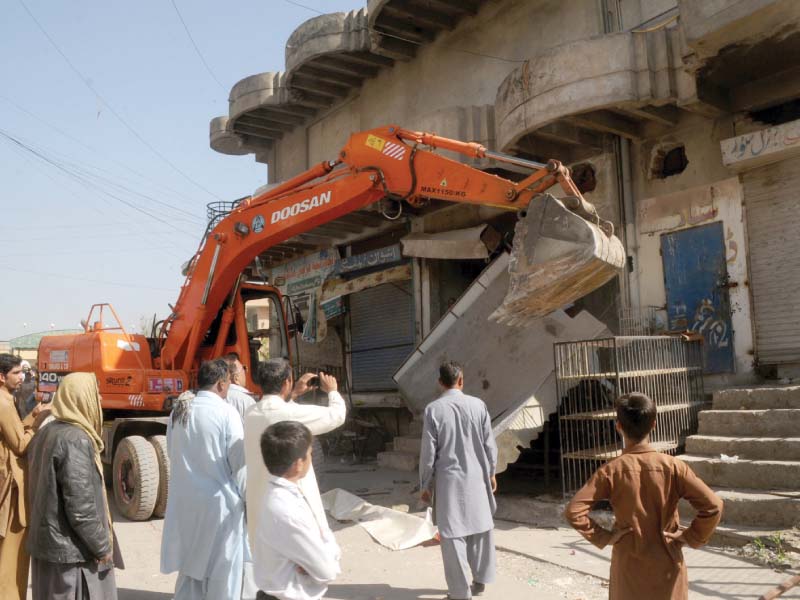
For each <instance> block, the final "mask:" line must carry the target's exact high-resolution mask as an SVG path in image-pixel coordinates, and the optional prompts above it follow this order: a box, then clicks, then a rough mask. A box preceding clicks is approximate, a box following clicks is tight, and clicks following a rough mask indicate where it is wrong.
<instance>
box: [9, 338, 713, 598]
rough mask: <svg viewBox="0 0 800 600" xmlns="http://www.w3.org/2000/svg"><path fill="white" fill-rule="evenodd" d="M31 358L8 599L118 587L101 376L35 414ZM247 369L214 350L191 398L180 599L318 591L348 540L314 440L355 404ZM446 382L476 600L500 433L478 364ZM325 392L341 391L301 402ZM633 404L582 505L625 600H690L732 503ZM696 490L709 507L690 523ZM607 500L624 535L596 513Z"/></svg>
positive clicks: (448, 517)
mask: <svg viewBox="0 0 800 600" xmlns="http://www.w3.org/2000/svg"><path fill="white" fill-rule="evenodd" d="M24 371H25V370H24V368H23V365H22V361H21V360H20V359H19V358H18V357H15V356H12V355H9V354H0V436H1V437H2V439H0V600H6V599H12V600H17V599H19V600H24V599H25V595H26V590H27V584H28V580H29V576H30V581H31V585H32V590H33V598H34V600H45V599H47V600H98V599H102V600H106V599H116V597H117V591H116V583H115V576H114V570H115V568H122V567H123V561H122V553H121V552H120V549H119V547H118V544H117V540H116V538H115V535H114V529H113V526H112V519H111V514H110V506H109V503H108V498H107V496H106V486H105V482H104V480H103V465H102V463H101V455H102V452H103V449H104V445H103V437H102V428H103V412H102V405H101V397H100V393H99V389H98V385H97V380H96V378H95V376H94V375H93V374H91V373H71V374H69V375H66V376H65V377H64V378H63V380H62V381H61V382H60V383H59V386H58V389H57V391H56V393H55V395H54V397H53V400H52V403H49V404H48V405H46V408H44V406H45V405H42V404H36V405H35V406H34V407H33V408H32V410H31V411H30V412H29V414H27V415H25V414H24V413H23V415H24V416H22V417H21V416H20V413H19V412H18V411H17V403H16V402H15V393H18V390H19V388H20V386H21V385H22V384H23V383H24V381H25V378H26V375H25V372H24ZM247 380H248V378H247V377H246V371H245V367H244V366H243V365H242V363H241V362H240V361H239V358H238V356H236V355H228V356H225V357H223V358H219V359H216V360H211V361H207V362H204V363H202V364H201V365H200V368H199V370H198V372H197V390H196V392H185V393H183V394H182V395H181V396H180V397H179V398H178V399H177V401H176V402H175V404H174V406H173V409H172V412H171V414H170V417H169V422H168V426H167V448H168V455H169V462H170V472H171V479H170V484H169V495H168V501H167V510H166V516H165V522H164V528H163V534H162V542H161V570H162V572H164V573H172V572H177V579H176V584H175V596H174V597H175V598H176V599H177V600H184V599H186V600H189V599H191V600H226V599H231V600H233V599H239V598H242V599H248V600H249V599H257V600H275V599H278V600H318V599H320V598H322V597H323V596H324V595H325V593H326V591H327V590H328V586H329V584H330V583H331V582H332V581H333V580H334V579H335V578H336V576H337V575H338V574H339V573H340V563H339V561H340V557H341V550H340V548H339V547H338V545H337V543H336V540H335V537H334V535H333V533H332V531H331V528H330V526H329V524H328V520H327V518H326V515H325V511H324V509H323V505H322V499H321V497H320V492H319V487H318V485H317V480H316V477H315V474H314V469H313V465H312V441H313V436H315V435H321V434H323V433H327V432H329V431H332V430H333V429H335V428H337V427H339V426H340V425H342V424H343V423H344V421H345V417H346V404H345V402H344V399H343V398H342V396H341V394H339V392H338V384H337V381H336V379H335V378H334V377H332V376H329V375H327V374H325V373H318V374H314V373H307V374H305V375H303V376H301V377H300V378H299V379H298V380H297V381H295V380H294V377H293V373H292V368H291V365H290V363H289V362H288V361H286V360H284V359H271V360H267V361H265V362H260V363H258V368H257V372H256V373H253V381H254V382H255V383H256V384H257V385H258V386H259V387H260V389H261V395H260V396H259V397H258V398H257V397H256V396H255V395H254V394H252V393H251V392H250V391H248V390H247V388H246V382H247ZM439 384H440V386H441V388H442V393H441V395H440V396H439V397H438V398H437V399H435V400H433V401H432V402H430V403H429V404H428V405H427V407H426V409H425V412H424V422H423V431H422V440H421V454H420V497H421V499H422V500H423V501H424V502H428V503H432V504H433V506H434V516H435V521H436V524H437V526H438V529H439V541H440V545H441V553H442V562H443V565H444V575H445V579H446V581H447V587H448V592H449V593H448V595H447V598H449V599H450V600H466V599H469V598H472V597H473V596H477V595H480V594H482V593H483V592H484V590H485V587H486V585H487V584H489V583H491V582H492V581H493V580H494V576H495V570H496V554H495V546H494V539H493V530H494V521H493V514H494V511H495V508H496V504H495V499H494V493H495V491H496V490H497V480H496V478H495V468H496V462H497V447H496V445H495V441H494V434H493V432H492V422H491V419H490V416H489V412H488V410H487V408H486V405H485V404H484V402H483V401H481V400H480V399H479V398H476V397H472V396H468V395H466V394H465V393H464V392H463V388H464V372H463V370H462V368H461V366H460V365H458V364H457V363H453V362H445V363H443V364H442V365H441V367H440V369H439ZM316 388H318V389H320V390H322V392H324V393H325V394H327V400H328V401H327V404H326V405H315V404H301V403H297V402H295V401H294V400H295V399H296V398H297V397H299V396H302V395H303V394H305V393H307V392H308V391H310V390H312V389H316ZM615 408H616V413H617V429H618V431H619V433H620V435H621V437H622V439H623V445H624V450H623V452H622V455H621V456H620V457H619V458H617V459H615V460H612V461H610V462H608V463H606V464H605V465H603V466H602V467H601V468H600V469H598V471H597V472H596V473H595V474H594V475H593V476H592V477H591V478H590V480H589V481H588V482H587V484H586V485H585V486H584V487H583V488H582V489H581V490H580V491H579V492H577V494H576V495H575V496H574V497H573V499H572V500H571V502H570V503H569V505H568V507H567V510H566V512H565V516H566V518H567V520H568V521H569V522H570V524H571V525H572V526H573V527H575V528H576V529H577V530H578V531H579V532H580V533H581V534H582V535H583V536H584V537H585V538H586V539H587V540H589V541H590V542H592V543H593V544H595V545H597V546H599V547H603V546H606V545H613V552H612V561H611V580H610V588H609V589H610V591H609V595H610V597H611V598H612V599H614V600H628V599H634V598H635V599H637V600H639V599H641V598H665V599H667V598H668V599H671V600H672V599H684V598H687V595H688V576H687V573H686V566H685V562H684V561H683V555H682V551H681V548H682V546H683V545H684V544H688V545H691V546H692V547H697V546H700V545H702V544H704V543H705V542H706V541H707V540H708V539H709V537H710V535H711V533H712V532H713V530H714V528H715V527H716V525H717V523H718V522H719V519H720V516H721V510H722V503H721V501H720V500H719V498H718V497H717V496H716V495H715V494H714V493H713V492H712V491H711V490H710V489H709V488H708V487H707V486H706V485H705V484H704V483H703V482H702V481H700V479H699V478H697V477H696V476H695V475H694V474H693V473H692V471H691V469H689V467H688V466H687V465H686V464H685V463H683V462H682V461H680V460H677V459H676V458H674V457H672V456H669V455H666V454H661V453H658V452H656V451H655V450H654V449H653V447H652V446H651V445H650V444H649V435H650V433H651V431H652V430H653V428H654V427H655V422H656V405H655V403H654V402H653V400H652V399H650V398H649V397H648V396H646V395H644V394H639V393H631V394H627V395H624V396H621V397H619V398H618V399H617V400H616V403H615ZM680 498H686V499H688V500H689V502H690V503H691V504H692V505H693V506H694V508H695V509H696V510H697V515H696V517H695V518H694V520H693V521H692V523H691V525H690V526H689V527H688V528H682V527H681V526H680V522H679V520H678V514H677V504H678V500H679V499H680ZM606 500H607V501H610V502H611V505H612V507H613V510H614V514H615V517H616V522H615V525H614V528H613V529H612V530H611V531H608V530H606V529H604V528H602V527H600V526H599V525H598V524H597V523H596V522H595V521H594V520H592V518H591V517H590V516H589V513H590V510H591V509H592V508H593V507H594V506H595V505H596V504H597V503H598V502H600V501H606Z"/></svg>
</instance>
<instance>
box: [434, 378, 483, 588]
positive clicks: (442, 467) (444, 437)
mask: <svg viewBox="0 0 800 600" xmlns="http://www.w3.org/2000/svg"><path fill="white" fill-rule="evenodd" d="M439 384H440V385H441V386H442V387H443V388H444V390H445V391H444V393H443V394H442V395H441V396H440V397H439V398H438V399H437V400H434V401H433V402H431V403H430V404H429V405H428V406H427V407H426V408H425V421H424V425H423V430H422V449H421V455H420V461H419V476H420V490H421V497H422V500H423V501H425V502H430V501H431V496H432V497H433V503H434V513H435V517H436V525H437V526H438V527H439V536H440V538H441V548H442V560H443V562H444V575H445V579H446V580H447V589H448V592H449V595H448V597H449V598H451V599H452V600H465V599H468V598H471V597H472V596H473V595H476V596H478V595H480V594H481V593H482V592H483V590H484V589H485V586H486V584H487V583H492V582H493V581H494V576H495V564H496V559H495V548H494V535H493V530H494V519H493V518H492V515H494V512H495V509H496V508H497V505H496V504H495V500H494V492H495V491H496V489H497V481H496V479H495V477H494V472H495V468H496V466H497V445H496V444H495V441H494V435H493V434H492V423H491V419H490V418H489V411H488V410H487V408H486V405H485V404H484V403H483V401H482V400H481V399H480V398H475V397H473V396H467V395H466V394H464V392H463V391H462V390H463V388H464V374H463V371H462V369H461V367H460V366H459V365H458V364H457V363H454V362H447V363H444V364H443V365H442V366H441V367H440V368H439ZM470 571H472V582H473V583H472V585H471V586H470V578H469V574H470Z"/></svg>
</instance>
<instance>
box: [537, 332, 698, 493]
mask: <svg viewBox="0 0 800 600" xmlns="http://www.w3.org/2000/svg"><path fill="white" fill-rule="evenodd" d="M553 347H554V353H555V367H556V390H557V393H558V397H559V409H558V415H559V438H560V441H561V469H562V487H563V492H564V496H565V497H566V496H568V495H571V494H572V493H574V492H575V491H576V490H578V489H579V488H580V487H581V486H582V485H583V484H584V483H585V482H586V480H587V479H588V478H589V477H590V476H591V475H592V474H593V473H594V471H595V470H597V468H598V467H600V466H601V465H602V464H603V463H605V462H606V461H608V460H611V459H612V458H615V457H617V456H619V455H620V454H621V453H622V440H621V438H620V436H619V435H618V434H617V432H616V430H615V428H614V424H615V419H616V411H615V410H614V400H615V398H617V397H618V396H620V395H622V394H627V393H630V392H642V393H645V394H647V395H648V396H650V397H651V398H652V399H653V400H654V401H655V403H656V405H657V407H658V416H657V417H656V428H655V431H654V432H653V434H652V435H651V438H650V441H651V444H652V445H653V446H654V447H655V448H656V449H657V450H659V451H661V452H666V453H669V454H677V453H679V452H680V451H681V450H682V449H683V446H684V444H685V440H686V437H687V436H689V435H691V434H693V433H694V432H696V431H697V414H698V412H700V409H701V406H702V404H703V402H704V392H703V378H702V374H703V354H702V341H701V340H687V339H685V338H682V337H680V336H677V337H676V336H616V337H611V338H605V339H597V340H586V341H578V342H562V343H557V344H554V345H553Z"/></svg>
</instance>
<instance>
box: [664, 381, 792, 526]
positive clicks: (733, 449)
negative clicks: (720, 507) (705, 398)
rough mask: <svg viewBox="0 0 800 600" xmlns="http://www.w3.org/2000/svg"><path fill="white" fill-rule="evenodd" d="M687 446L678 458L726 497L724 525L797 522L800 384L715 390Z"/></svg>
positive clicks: (775, 524) (722, 496) (769, 524)
mask: <svg viewBox="0 0 800 600" xmlns="http://www.w3.org/2000/svg"><path fill="white" fill-rule="evenodd" d="M686 452H687V454H685V455H683V456H681V457H680V458H681V459H683V460H684V461H685V462H686V463H688V464H689V466H690V467H691V468H692V470H693V471H694V472H695V473H696V474H697V475H698V476H699V477H700V478H701V479H702V480H703V481H705V482H706V483H707V484H708V485H709V486H710V487H712V488H713V489H714V491H716V492H717V494H718V495H719V496H720V497H721V498H722V500H723V501H724V503H725V508H724V512H723V515H722V526H723V527H722V529H723V530H725V529H732V530H734V531H737V530H739V531H742V532H746V531H747V530H748V529H757V530H759V532H764V531H770V530H781V529H789V528H792V527H794V526H795V525H796V524H800V386H793V387H756V388H749V389H729V390H722V391H717V392H714V395H713V405H712V409H711V410H705V411H702V412H700V420H699V427H698V434H697V435H693V436H690V437H689V438H687V440H686ZM722 454H725V455H727V456H729V457H734V456H738V459H737V460H732V459H727V460H725V459H722V458H721V455H722ZM745 536H746V534H745Z"/></svg>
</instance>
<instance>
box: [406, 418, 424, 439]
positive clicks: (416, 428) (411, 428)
mask: <svg viewBox="0 0 800 600" xmlns="http://www.w3.org/2000/svg"><path fill="white" fill-rule="evenodd" d="M423 425H424V423H423V422H422V416H420V417H419V418H417V417H416V416H415V417H414V418H413V419H412V420H411V423H409V424H408V435H409V436H411V437H415V436H416V437H420V436H421V435H422V426H423Z"/></svg>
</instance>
